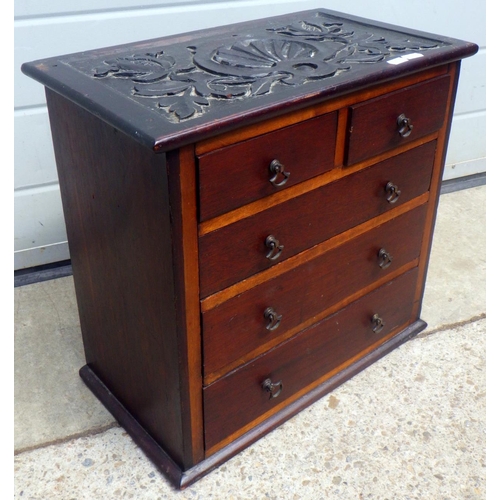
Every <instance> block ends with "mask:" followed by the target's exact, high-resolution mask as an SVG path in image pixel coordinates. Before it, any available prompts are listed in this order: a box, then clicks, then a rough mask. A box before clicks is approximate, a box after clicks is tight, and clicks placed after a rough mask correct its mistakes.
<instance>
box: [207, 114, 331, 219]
mask: <svg viewBox="0 0 500 500" xmlns="http://www.w3.org/2000/svg"><path fill="white" fill-rule="evenodd" d="M336 132H337V113H336V112H335V113H329V114H326V115H323V116H319V117H317V118H313V119H311V120H307V121H304V122H302V123H298V124H296V125H291V126H289V127H285V128H283V129H280V130H277V131H275V132H270V133H268V134H264V135H261V136H259V137H255V138H253V139H249V140H247V141H244V142H241V143H238V144H234V145H232V146H228V147H225V148H222V149H219V150H216V151H213V152H211V153H207V154H205V155H202V156H200V157H199V158H198V175H199V198H200V214H199V217H200V221H204V220H207V219H210V218H211V217H215V216H217V215H221V214H223V213H225V212H228V211H229V210H233V209H235V208H238V207H240V206H242V205H245V204H246V203H250V202H252V201H254V200H257V199H259V198H263V197H265V196H269V195H271V194H274V193H276V192H277V191H280V190H282V189H285V188H287V187H289V186H293V185H294V184H297V183H299V182H302V181H304V180H306V179H310V178H311V177H314V176H316V175H318V174H321V173H323V172H326V171H328V170H330V169H331V168H332V167H333V160H334V155H335V138H336ZM271 164H272V165H271Z"/></svg>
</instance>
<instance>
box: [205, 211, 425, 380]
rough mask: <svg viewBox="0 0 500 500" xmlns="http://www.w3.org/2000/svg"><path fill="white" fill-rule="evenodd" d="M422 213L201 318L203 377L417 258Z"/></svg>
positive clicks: (361, 238)
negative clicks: (276, 319)
mask: <svg viewBox="0 0 500 500" xmlns="http://www.w3.org/2000/svg"><path fill="white" fill-rule="evenodd" d="M426 213H427V204H425V205H422V206H420V207H417V208H416V209H414V210H412V211H410V212H407V213H405V214H403V215H400V216H399V217H396V218H395V219H392V220H390V221H389V222H386V223H385V224H382V225H380V226H379V227H376V228H374V229H372V230H370V231H368V232H367V233H364V234H362V235H360V236H358V237H357V238H354V239H352V240H350V241H348V242H347V243H345V244H343V245H341V246H339V247H337V248H333V249H332V250H330V251H328V252H325V253H324V254H322V255H320V256H319V257H316V258H315V259H313V260H311V261H310V262H306V263H304V264H302V265H300V266H298V267H296V268H295V269H292V270H290V271H288V272H286V273H284V274H282V275H280V276H278V277H276V278H274V279H272V280H269V281H266V282H264V283H262V284H260V285H258V286H256V287H253V288H251V289H250V290H247V291H246V292H243V293H241V294H239V295H237V296H236V297H234V298H232V299H229V300H227V301H226V302H224V303H223V304H221V305H220V306H218V307H215V308H214V309H211V310H208V311H206V312H205V313H203V315H202V322H203V363H204V374H205V376H207V375H208V374H210V373H214V372H217V371H219V370H221V369H223V368H224V367H225V366H227V365H229V364H231V363H234V362H236V361H237V360H238V359H240V358H242V357H244V356H245V355H247V354H248V353H251V352H252V351H254V350H255V349H258V348H259V347H261V346H263V345H265V344H267V343H270V342H274V343H276V339H277V338H279V337H280V336H284V334H286V332H287V331H288V330H290V329H291V328H295V327H297V326H298V325H300V324H302V323H304V322H305V321H307V320H308V319H310V318H313V317H314V316H315V315H317V314H319V313H321V312H322V311H324V310H325V309H327V308H329V307H331V306H333V305H335V304H336V303H338V302H339V301H341V300H342V299H344V298H346V297H348V296H349V295H351V294H353V293H355V292H356V291H358V290H360V289H362V288H363V287H365V286H367V285H369V284H371V283H374V282H375V281H377V280H379V279H381V278H383V277H384V276H385V275H387V273H389V272H393V271H395V270H397V269H398V268H400V267H401V266H403V265H405V264H407V263H409V262H411V261H413V260H414V259H417V258H418V256H419V252H420V246H421V243H422V234H423V228H424V224H425V217H426ZM381 249H384V250H385V251H386V252H387V253H388V254H389V255H390V258H385V259H384V258H383V257H382V254H381V255H380V256H379V252H380V250H381ZM269 309H272V310H273V311H274V312H275V315H279V316H280V321H279V322H278V321H272V318H271V317H269V315H267V317H266V311H269Z"/></svg>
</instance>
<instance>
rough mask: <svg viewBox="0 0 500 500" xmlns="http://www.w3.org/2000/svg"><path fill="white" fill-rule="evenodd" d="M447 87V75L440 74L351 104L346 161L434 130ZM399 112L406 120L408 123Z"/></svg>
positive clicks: (349, 162)
mask: <svg viewBox="0 0 500 500" xmlns="http://www.w3.org/2000/svg"><path fill="white" fill-rule="evenodd" d="M449 87H450V77H449V76H448V75H443V76H441V77H439V78H436V79H433V80H430V81H428V82H423V83H419V84H417V85H413V86H411V87H407V88H405V89H402V90H399V91H396V92H391V93H390V94H386V95H383V96H381V97H377V98H374V99H371V100H369V101H366V102H363V103H360V104H357V105H354V106H351V107H350V110H349V111H350V120H349V125H348V134H347V145H346V162H345V163H346V165H352V164H354V163H357V162H359V161H362V160H364V159H366V158H369V157H371V156H374V155H376V154H379V153H383V152H384V151H387V150H389V149H392V148H394V147H396V146H399V145H400V144H402V143H404V142H405V141H412V140H414V139H418V138H420V137H423V136H425V135H427V134H430V133H432V132H435V131H437V130H438V129H439V128H440V127H441V126H442V124H443V121H444V116H445V112H446V105H447V98H448V90H449ZM401 115H404V117H406V118H407V119H409V120H410V123H409V126H405V125H404V121H403V120H404V119H403V118H401V119H399V117H400V116H401ZM398 119H399V124H398ZM410 127H411V130H410ZM399 130H401V133H400V132H399Z"/></svg>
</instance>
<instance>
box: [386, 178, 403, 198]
mask: <svg viewBox="0 0 500 500" xmlns="http://www.w3.org/2000/svg"><path fill="white" fill-rule="evenodd" d="M385 192H386V194H387V196H386V197H385V199H386V200H387V201H388V202H389V203H396V202H397V201H398V199H399V197H400V196H401V190H400V189H399V188H398V186H397V185H396V184H393V183H392V182H388V183H387V184H386V185H385Z"/></svg>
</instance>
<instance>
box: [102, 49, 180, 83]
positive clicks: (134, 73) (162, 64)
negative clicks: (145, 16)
mask: <svg viewBox="0 0 500 500" xmlns="http://www.w3.org/2000/svg"><path fill="white" fill-rule="evenodd" d="M174 64H175V60H174V58H173V57H170V56H164V55H163V52H158V53H156V54H150V53H147V54H144V55H132V56H130V57H118V58H116V59H112V60H108V61H104V63H103V65H102V66H99V67H98V68H96V69H95V70H94V76H95V77H97V78H103V77H105V76H109V75H112V76H114V77H116V78H130V79H131V80H132V81H134V82H143V83H149V82H155V81H158V80H161V79H162V78H165V77H166V76H167V75H168V73H169V70H170V68H172V66H173V65H174Z"/></svg>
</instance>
